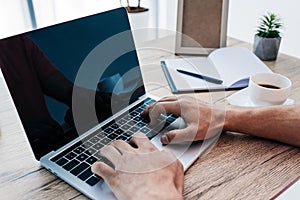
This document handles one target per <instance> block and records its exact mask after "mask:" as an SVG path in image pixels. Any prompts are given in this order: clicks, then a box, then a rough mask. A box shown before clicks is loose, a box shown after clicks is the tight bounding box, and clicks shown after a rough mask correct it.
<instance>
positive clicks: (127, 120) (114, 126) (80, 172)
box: [51, 98, 177, 186]
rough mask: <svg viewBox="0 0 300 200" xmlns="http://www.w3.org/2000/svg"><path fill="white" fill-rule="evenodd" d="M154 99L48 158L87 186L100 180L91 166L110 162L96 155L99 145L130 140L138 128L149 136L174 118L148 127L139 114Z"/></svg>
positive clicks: (148, 99) (159, 121) (168, 117)
mask: <svg viewBox="0 0 300 200" xmlns="http://www.w3.org/2000/svg"><path fill="white" fill-rule="evenodd" d="M154 102H155V100H153V99H151V98H146V99H145V100H144V101H143V102H141V103H140V104H138V105H136V106H134V107H133V108H131V109H130V110H129V112H128V113H126V114H124V115H122V116H120V117H118V118H117V119H115V120H113V121H111V122H110V123H108V124H106V125H104V126H103V127H102V128H101V130H98V131H95V132H94V133H92V134H90V135H89V136H88V137H86V138H84V139H83V140H82V141H79V142H77V143H75V144H73V145H72V146H71V147H69V148H68V149H66V150H64V151H63V152H62V153H60V154H58V155H56V156H55V157H53V158H51V161H53V162H55V163H56V164H57V165H59V166H60V167H62V168H63V169H65V170H67V171H68V172H69V173H71V174H73V175H74V176H76V177H78V178H79V179H80V180H81V181H84V182H85V183H87V184H88V185H90V186H94V185H95V184H97V183H98V182H99V181H101V180H102V178H101V177H99V176H97V175H95V174H93V173H92V171H91V165H92V164H93V163H94V162H96V161H103V162H105V163H106V164H108V165H109V166H111V167H113V164H112V163H111V162H110V161H109V160H107V159H106V158H105V157H103V156H101V155H100V154H99V151H100V150H101V148H103V147H104V146H105V145H108V144H110V143H111V142H112V141H114V140H124V141H129V140H130V139H131V136H132V135H133V134H134V133H136V132H137V131H140V132H142V133H144V134H145V135H146V136H147V137H148V138H149V139H151V138H153V137H154V136H155V135H157V134H158V133H159V132H160V131H161V130H162V129H163V128H165V127H167V126H169V125H170V124H171V123H172V122H174V121H175V119H176V118H177V117H176V116H174V115H161V118H160V119H158V123H157V124H156V125H155V127H151V128H150V127H149V119H146V118H143V117H141V115H140V113H141V112H142V111H143V110H144V109H145V108H146V107H147V106H149V105H151V104H153V103H154Z"/></svg>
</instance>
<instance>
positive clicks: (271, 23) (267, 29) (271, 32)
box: [256, 13, 282, 38]
mask: <svg viewBox="0 0 300 200" xmlns="http://www.w3.org/2000/svg"><path fill="white" fill-rule="evenodd" d="M281 27H282V22H281V20H280V19H279V17H278V16H277V15H275V14H274V13H268V14H267V15H264V16H263V17H262V18H261V19H260V25H259V27H258V29H257V33H256V35H258V36H260V37H265V38H276V37H280V31H281V29H280V28H281Z"/></svg>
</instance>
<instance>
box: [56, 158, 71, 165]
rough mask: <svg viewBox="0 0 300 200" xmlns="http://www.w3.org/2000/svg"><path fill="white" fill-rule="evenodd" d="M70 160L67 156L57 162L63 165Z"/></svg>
mask: <svg viewBox="0 0 300 200" xmlns="http://www.w3.org/2000/svg"><path fill="white" fill-rule="evenodd" d="M67 162H68V160H67V159H65V158H61V159H59V160H58V161H56V164H58V165H59V166H63V165H64V164H66V163H67Z"/></svg>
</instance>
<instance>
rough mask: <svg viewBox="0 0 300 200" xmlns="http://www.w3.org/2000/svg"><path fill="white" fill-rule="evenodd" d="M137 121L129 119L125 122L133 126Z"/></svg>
mask: <svg viewBox="0 0 300 200" xmlns="http://www.w3.org/2000/svg"><path fill="white" fill-rule="evenodd" d="M136 123H137V122H136V121H129V122H128V123H127V124H128V125H130V126H134V125H135V124H136Z"/></svg>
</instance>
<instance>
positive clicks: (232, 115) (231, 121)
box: [223, 106, 240, 131]
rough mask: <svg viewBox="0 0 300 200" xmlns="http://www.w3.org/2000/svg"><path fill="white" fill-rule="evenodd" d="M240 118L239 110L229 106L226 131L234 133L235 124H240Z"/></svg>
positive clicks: (225, 123) (225, 125) (225, 124)
mask: <svg viewBox="0 0 300 200" xmlns="http://www.w3.org/2000/svg"><path fill="white" fill-rule="evenodd" d="M239 118H240V116H239V109H238V108H237V107H235V106H228V107H227V108H226V117H225V122H224V127H223V129H224V131H234V127H236V126H235V124H236V123H239Z"/></svg>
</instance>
